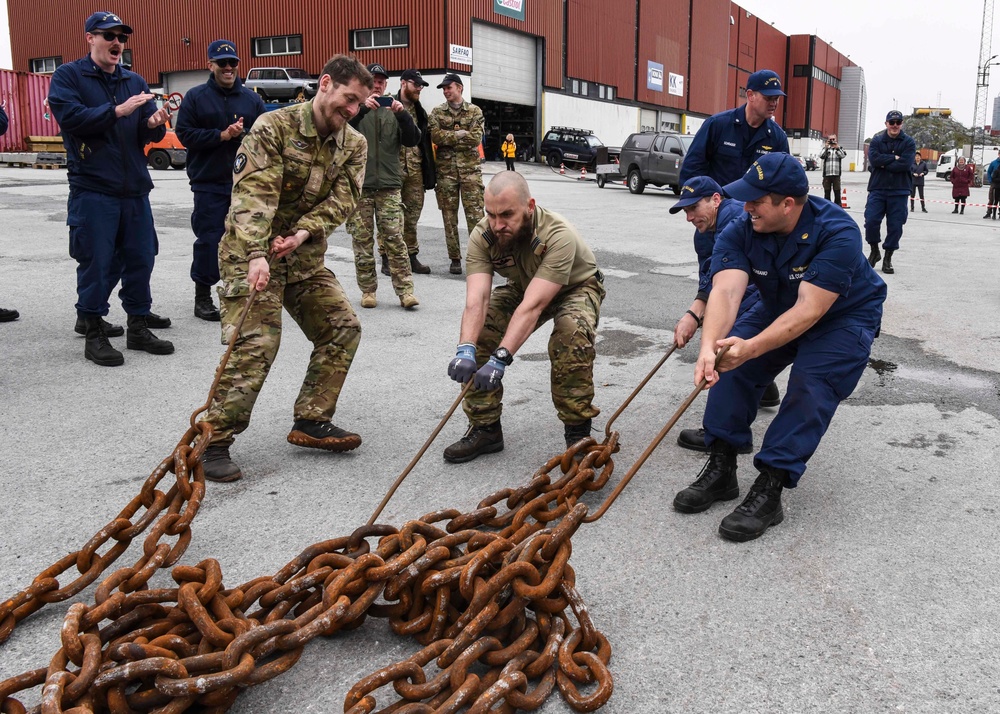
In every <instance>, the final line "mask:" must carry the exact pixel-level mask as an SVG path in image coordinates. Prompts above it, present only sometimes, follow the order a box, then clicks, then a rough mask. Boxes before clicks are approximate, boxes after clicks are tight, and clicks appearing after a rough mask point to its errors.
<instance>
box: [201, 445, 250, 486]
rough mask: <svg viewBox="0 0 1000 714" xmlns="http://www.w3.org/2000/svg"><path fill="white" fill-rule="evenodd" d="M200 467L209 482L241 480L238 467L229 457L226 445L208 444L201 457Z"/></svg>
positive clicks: (241, 476)
mask: <svg viewBox="0 0 1000 714" xmlns="http://www.w3.org/2000/svg"><path fill="white" fill-rule="evenodd" d="M201 465H202V467H203V468H204V470H205V478H207V479H208V480H209V481H216V482H219V483H229V482H230V481H239V480H240V479H241V478H243V472H242V471H240V467H239V466H237V465H236V463H235V462H234V461H233V460H232V459H231V458H230V457H229V445H228V444H209V445H208V448H207V449H205V455H204V456H202V457H201Z"/></svg>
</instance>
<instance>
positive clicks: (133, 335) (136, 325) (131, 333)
mask: <svg viewBox="0 0 1000 714" xmlns="http://www.w3.org/2000/svg"><path fill="white" fill-rule="evenodd" d="M125 346H126V347H128V348H129V349H130V350H142V351H143V352H149V354H151V355H169V354H173V351H174V344H173V343H172V342H168V341H167V340H161V339H159V338H158V337H157V336H156V335H154V334H153V333H152V332H150V331H149V319H148V316H147V315H129V316H128V334H126V335H125Z"/></svg>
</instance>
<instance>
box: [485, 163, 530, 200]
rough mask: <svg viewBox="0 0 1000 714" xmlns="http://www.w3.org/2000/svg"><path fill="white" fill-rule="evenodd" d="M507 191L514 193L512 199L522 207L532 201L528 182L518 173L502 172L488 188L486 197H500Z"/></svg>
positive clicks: (493, 179)
mask: <svg viewBox="0 0 1000 714" xmlns="http://www.w3.org/2000/svg"><path fill="white" fill-rule="evenodd" d="M507 191H512V194H511V198H512V199H514V200H515V201H516V202H517V203H519V204H521V205H524V204H526V203H528V201H529V200H531V191H530V190H529V189H528V182H527V181H525V180H524V177H523V176H522V175H521V174H519V173H517V172H516V171H501V172H500V173H498V174H497V175H496V176H494V177H493V178H492V179H491V180H490V182H489V184H488V185H487V186H486V195H488V196H492V197H499V196H500V194H502V193H505V192H507Z"/></svg>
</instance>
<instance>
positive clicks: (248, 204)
mask: <svg viewBox="0 0 1000 714" xmlns="http://www.w3.org/2000/svg"><path fill="white" fill-rule="evenodd" d="M371 88H372V77H371V74H369V73H368V71H367V70H366V69H365V68H364V66H363V65H361V64H360V63H358V62H357V60H354V59H352V58H349V57H345V56H343V55H337V56H335V57H333V58H332V59H331V60H330V61H329V62H327V63H326V66H325V67H324V68H323V72H322V74H321V75H320V79H319V89H318V92H317V94H316V96H315V97H314V98H313V99H312V100H311V101H308V102H304V103H302V104H296V105H293V106H290V107H287V108H285V109H280V110H278V111H275V112H269V113H267V114H265V115H263V116H262V117H260V118H259V119H258V120H257V121H256V123H255V124H254V126H253V129H252V130H251V131H250V133H249V134H247V136H246V137H245V138H244V140H243V144H242V146H241V147H240V150H239V152H238V153H237V154H236V161H235V162H234V164H233V195H232V205H231V208H230V211H229V217H228V218H227V220H226V233H225V235H223V237H222V241H221V243H220V245H219V264H220V272H221V274H222V280H223V283H222V285H221V286H220V287H219V297H220V307H221V312H222V334H223V342H227V341H228V340H229V338H230V337H231V335H232V333H233V331H234V330H235V329H236V324H237V323H238V322H239V318H240V315H241V313H242V311H243V309H244V306H245V305H246V303H247V299H248V296H249V295H250V293H251V291H258V292H259V294H258V295H257V298H256V300H255V301H254V303H253V306H252V308H251V309H250V312H249V314H248V315H247V317H246V321H245V322H244V323H243V327H242V329H241V330H240V333H239V336H238V338H237V339H236V344H235V349H234V350H233V354H232V357H231V358H230V360H229V363H228V364H227V365H226V370H225V372H224V373H223V375H222V378H221V381H220V382H219V388H218V390H217V392H216V394H215V397H214V398H213V400H212V402H211V405H210V406H209V409H208V413H207V414H206V415H205V421H207V422H208V423H209V424H211V425H212V428H213V430H214V434H213V436H212V443H211V444H210V445H209V447H208V449H206V451H205V456H204V465H205V477H206V478H208V479H210V480H213V481H235V480H236V479H238V478H240V477H241V476H242V473H241V472H240V468H239V467H238V466H237V465H236V464H235V463H233V461H232V460H231V459H230V457H229V447H230V445H231V444H232V443H233V437H234V436H235V435H236V434H239V433H240V432H242V431H243V430H245V429H246V428H247V426H248V425H249V423H250V413H251V411H252V410H253V406H254V402H255V401H256V399H257V395H258V393H259V392H260V390H261V387H262V386H263V384H264V379H265V378H266V377H267V373H268V370H269V369H270V367H271V364H272V362H273V361H274V357H275V355H276V354H277V351H278V344H279V342H280V339H281V308H282V306H284V308H285V309H286V310H288V313H289V314H290V315H291V316H292V319H294V320H295V322H297V323H298V325H299V327H301V328H302V331H303V332H304V333H305V335H306V337H307V338H309V340H310V341H311V342H312V343H313V346H314V347H313V352H312V356H311V357H310V359H309V368H308V370H307V371H306V377H305V380H304V381H303V383H302V389H301V391H300V392H299V396H298V399H296V401H295V411H294V417H295V424H294V426H293V427H292V431H291V433H290V434H289V435H288V441H289V442H291V443H293V444H296V445H298V446H308V447H312V448H318V449H326V450H328V451H348V450H351V449H355V448H357V447H358V446H360V445H361V437H360V436H358V435H357V434H352V433H350V432H347V431H344V430H343V429H339V428H337V427H336V426H334V425H333V424H331V423H330V419H331V417H332V416H333V414H334V412H335V410H336V407H337V398H338V397H339V396H340V390H341V387H343V384H344V380H345V378H346V377H347V370H348V369H349V368H350V366H351V361H352V360H353V359H354V353H355V352H356V351H357V349H358V343H359V342H360V340H361V325H360V323H359V322H358V317H357V315H356V314H355V312H354V309H353V308H352V307H351V304H350V302H349V301H348V300H347V296H346V295H345V294H344V291H343V288H341V286H340V283H339V282H337V278H336V277H335V276H334V274H333V273H332V272H330V271H329V270H328V269H327V268H326V266H325V265H324V262H323V257H324V255H325V253H326V248H327V236H329V235H330V233H332V232H333V230H334V229H335V228H336V227H337V226H338V225H340V224H341V223H343V222H344V221H345V220H346V219H347V217H348V216H349V215H351V213H352V212H353V211H354V208H355V206H356V205H357V202H358V197H359V196H360V195H361V186H362V183H363V182H364V171H365V161H366V159H367V145H366V143H365V139H364V137H363V136H361V135H360V134H358V133H357V132H356V131H355V130H354V129H352V128H351V127H350V126H348V125H347V122H348V120H349V119H350V118H351V117H353V116H354V115H355V114H356V113H357V111H358V106H359V105H360V104H361V102H363V101H364V100H365V99H366V98H367V97H368V96H369V94H371ZM269 257H270V259H271V261H272V263H273V264H269ZM272 269H273V272H272Z"/></svg>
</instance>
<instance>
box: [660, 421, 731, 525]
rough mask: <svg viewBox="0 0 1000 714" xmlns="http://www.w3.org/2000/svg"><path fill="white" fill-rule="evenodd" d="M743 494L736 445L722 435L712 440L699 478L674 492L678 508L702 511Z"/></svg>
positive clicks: (682, 510)
mask: <svg viewBox="0 0 1000 714" xmlns="http://www.w3.org/2000/svg"><path fill="white" fill-rule="evenodd" d="M739 495H740V485H739V483H738V482H737V480H736V449H735V448H733V446H732V445H730V444H727V443H726V442H724V441H723V440H722V439H716V440H715V441H713V442H712V448H711V450H710V451H709V453H708V461H707V462H706V463H705V466H704V468H702V470H701V473H700V474H698V478H697V479H695V482H694V483H692V484H691V485H690V486H688V487H687V488H685V489H684V490H683V491H679V492H678V493H677V495H676V496H674V510H676V511H680V512H681V513H701V512H702V511H704V510H707V509H708V507H709V506H711V505H712V504H713V503H715V502H716V501H731V500H733V499H734V498H738V497H739Z"/></svg>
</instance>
